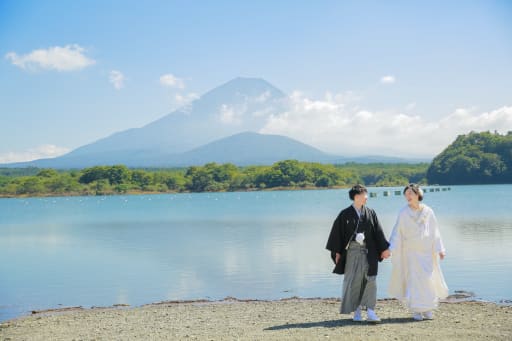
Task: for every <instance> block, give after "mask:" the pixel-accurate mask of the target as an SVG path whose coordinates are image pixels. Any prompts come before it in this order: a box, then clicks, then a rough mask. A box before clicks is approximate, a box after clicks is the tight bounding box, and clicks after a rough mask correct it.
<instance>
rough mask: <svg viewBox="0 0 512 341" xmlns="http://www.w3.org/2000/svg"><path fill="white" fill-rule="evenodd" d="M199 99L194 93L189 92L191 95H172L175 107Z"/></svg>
mask: <svg viewBox="0 0 512 341" xmlns="http://www.w3.org/2000/svg"><path fill="white" fill-rule="evenodd" d="M198 98H199V95H198V94H196V93H194V92H191V93H188V94H185V95H183V94H176V95H174V100H175V102H176V104H177V105H179V106H181V105H186V104H188V103H190V102H192V101H193V100H196V99H198Z"/></svg>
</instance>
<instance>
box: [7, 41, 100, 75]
mask: <svg viewBox="0 0 512 341" xmlns="http://www.w3.org/2000/svg"><path fill="white" fill-rule="evenodd" d="M84 53H85V49H84V48H83V47H81V46H80V45H76V44H73V45H66V46H64V47H60V46H54V47H49V48H47V49H38V50H34V51H32V52H30V53H28V54H25V55H18V54H17V53H15V52H9V53H7V54H6V55H5V58H6V59H7V60H9V61H11V63H12V64H13V65H16V66H17V67H19V68H21V69H29V70H37V69H46V70H57V71H75V70H81V69H83V68H85V67H87V66H90V65H93V64H94V63H96V61H94V60H93V59H90V58H88V57H87V56H85V54H84Z"/></svg>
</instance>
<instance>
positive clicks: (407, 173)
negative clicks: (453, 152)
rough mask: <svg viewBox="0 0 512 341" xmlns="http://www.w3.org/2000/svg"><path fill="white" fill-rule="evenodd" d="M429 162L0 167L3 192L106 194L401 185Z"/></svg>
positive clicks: (416, 178)
mask: <svg viewBox="0 0 512 341" xmlns="http://www.w3.org/2000/svg"><path fill="white" fill-rule="evenodd" d="M427 168H428V164H427V163H420V164H383V163H374V164H355V163H348V164H343V165H329V164H320V163H311V162H299V161H297V160H284V161H279V162H276V163H274V164H273V165H271V166H249V167H237V166H235V165H234V164H230V163H227V164H217V163H207V164H205V165H203V166H192V167H187V168H176V169H129V168H128V167H126V166H124V165H114V166H95V167H89V168H84V169H82V170H56V169H37V168H26V169H8V168H4V169H0V196H4V197H10V196H46V195H105V194H122V193H170V192H218V191H248V190H264V189H304V188H336V187H347V186H351V185H352V184H355V183H362V184H365V185H367V186H402V185H404V184H406V183H408V182H425V181H426V171H427Z"/></svg>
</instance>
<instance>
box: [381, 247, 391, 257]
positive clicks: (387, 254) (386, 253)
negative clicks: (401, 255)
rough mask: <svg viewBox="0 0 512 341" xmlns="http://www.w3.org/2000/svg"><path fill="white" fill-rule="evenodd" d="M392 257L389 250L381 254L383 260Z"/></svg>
mask: <svg viewBox="0 0 512 341" xmlns="http://www.w3.org/2000/svg"><path fill="white" fill-rule="evenodd" d="M390 256H391V251H389V249H386V250H384V251H382V253H381V254H380V258H382V259H387V258H389V257H390Z"/></svg>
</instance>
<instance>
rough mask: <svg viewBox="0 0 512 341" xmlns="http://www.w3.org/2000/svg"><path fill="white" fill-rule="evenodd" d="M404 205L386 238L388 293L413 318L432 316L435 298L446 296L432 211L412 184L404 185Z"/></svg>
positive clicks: (441, 252) (440, 245) (441, 247)
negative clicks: (389, 267) (387, 244)
mask: <svg viewBox="0 0 512 341" xmlns="http://www.w3.org/2000/svg"><path fill="white" fill-rule="evenodd" d="M403 194H404V196H405V199H406V200H407V203H408V205H406V206H405V207H404V208H402V209H401V210H400V212H399V213H398V218H397V221H396V224H395V226H394V228H393V232H392V233H391V237H390V244H391V245H390V247H389V250H390V251H391V254H392V257H391V262H392V265H393V271H392V273H391V281H390V285H389V294H390V295H391V296H392V297H396V298H397V299H399V300H400V301H401V302H402V304H404V305H405V306H406V307H407V308H409V310H410V311H411V312H412V314H413V318H414V319H415V320H417V321H421V320H423V319H432V318H433V314H432V311H433V310H434V309H435V308H437V306H438V302H439V299H442V298H446V297H447V296H448V287H447V286H446V283H445V280H444V277H443V273H442V272H441V267H440V265H439V260H438V256H439V259H441V260H442V259H444V257H445V248H444V245H443V241H442V239H441V234H440V232H439V227H438V224H437V220H436V217H435V215H434V211H433V210H432V209H431V208H430V207H428V206H427V205H425V204H423V203H420V202H421V201H422V200H423V190H422V189H421V188H420V187H419V186H418V185H416V184H409V185H408V186H406V187H405V189H404V191H403Z"/></svg>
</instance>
